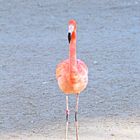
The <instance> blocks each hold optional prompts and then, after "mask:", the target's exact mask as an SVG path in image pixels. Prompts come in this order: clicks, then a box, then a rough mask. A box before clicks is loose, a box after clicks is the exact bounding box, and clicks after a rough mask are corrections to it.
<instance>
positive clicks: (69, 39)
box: [68, 32, 71, 43]
mask: <svg viewBox="0 0 140 140" xmlns="http://www.w3.org/2000/svg"><path fill="white" fill-rule="evenodd" d="M68 41H69V43H70V41H71V33H70V32H68Z"/></svg>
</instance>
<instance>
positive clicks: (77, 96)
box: [75, 94, 79, 140]
mask: <svg viewBox="0 0 140 140" xmlns="http://www.w3.org/2000/svg"><path fill="white" fill-rule="evenodd" d="M78 103H79V94H76V106H75V127H76V140H78V138H79V136H78V119H77V114H78Z"/></svg>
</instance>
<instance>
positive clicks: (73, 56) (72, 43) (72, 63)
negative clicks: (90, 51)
mask: <svg viewBox="0 0 140 140" xmlns="http://www.w3.org/2000/svg"><path fill="white" fill-rule="evenodd" d="M69 47H70V50H69V59H70V72H74V71H76V70H77V58H76V32H73V33H72V36H71V41H70V46H69Z"/></svg>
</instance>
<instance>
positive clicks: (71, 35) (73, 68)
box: [56, 19, 88, 140]
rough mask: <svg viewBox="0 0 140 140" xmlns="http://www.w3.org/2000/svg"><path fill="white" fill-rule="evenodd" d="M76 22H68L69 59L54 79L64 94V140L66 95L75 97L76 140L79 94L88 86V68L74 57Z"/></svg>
mask: <svg viewBox="0 0 140 140" xmlns="http://www.w3.org/2000/svg"><path fill="white" fill-rule="evenodd" d="M76 28H77V24H76V21H75V20H73V19H71V20H70V21H69V22H68V42H69V58H68V59H66V60H64V61H63V62H61V63H60V64H58V65H57V67H56V79H57V80H58V85H59V88H60V89H61V91H62V92H64V93H65V94H66V139H67V133H68V123H69V122H68V119H69V107H68V95H69V94H75V95H76V106H75V126H76V140H78V119H77V114H78V103H79V94H80V93H81V92H82V91H83V90H84V89H85V88H86V86H87V84H88V67H87V66H86V64H85V63H84V62H83V61H81V60H80V59H77V57H76Z"/></svg>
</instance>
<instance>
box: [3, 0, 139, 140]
mask: <svg viewBox="0 0 140 140" xmlns="http://www.w3.org/2000/svg"><path fill="white" fill-rule="evenodd" d="M139 11H140V1H138V0H137V1H132V0H129V1H127V0H124V1H121V0H119V1H109V0H107V1H105V0H103V1H91V0H89V1H87V0H86V1H73V0H71V1H66V0H65V1H64V0H62V1H61V2H60V1H58V0H54V1H46V0H40V1H32V0H30V1H25V0H20V1H17V0H13V1H10V0H0V89H1V90H0V108H1V109H0V135H1V136H3V139H4V138H5V139H20V138H21V137H22V136H23V135H25V136H27V137H28V136H34V135H35V136H36V135H39V136H44V137H45V138H48V139H51V138H52V139H55V138H56V139H63V136H64V135H63V133H64V129H65V95H64V94H63V93H61V91H60V90H59V89H58V85H57V81H56V79H55V68H56V65H57V64H58V63H59V62H60V61H61V60H63V59H66V58H67V57H68V41H67V22H68V20H69V19H71V18H74V19H76V20H77V22H78V40H77V55H78V58H80V59H82V60H83V61H85V63H86V64H87V65H88V67H89V84H88V87H87V89H86V90H85V91H84V92H83V93H81V95H80V103H79V123H80V124H81V125H80V130H81V132H83V133H81V135H82V134H84V132H85V133H86V131H85V129H83V128H84V126H85V125H86V122H88V120H91V123H90V125H91V126H94V124H96V125H95V126H97V127H98V126H100V123H98V122H103V123H101V124H103V126H104V129H105V130H106V129H107V128H108V127H109V128H112V127H111V126H110V124H105V123H106V120H108V118H112V120H111V122H115V123H112V124H113V126H115V125H116V121H115V120H116V118H117V119H118V120H120V121H119V122H122V120H124V121H123V122H125V123H124V125H125V124H126V126H127V125H129V127H130V128H131V127H133V128H137V127H138V126H140V125H139V124H140V94H139V93H140V47H139V44H140V39H139V38H140V26H139V23H140V22H139V21H140V12H139ZM74 106H75V97H74V96H70V108H71V116H70V121H71V125H70V127H71V130H70V131H71V134H70V136H73V135H74V127H73V120H74ZM128 118H129V119H128ZM100 120H101V121H100ZM130 120H133V121H132V122H133V124H132V123H130V122H131V121H130ZM129 123H130V124H129ZM88 128H89V129H88ZM115 128H116V127H115ZM118 128H120V127H118ZM138 128H139V127H138ZM94 130H96V129H95V128H93V127H90V126H89V127H87V134H88V135H90V138H91V139H92V138H94V136H95V135H94V134H95V133H94V132H97V131H98V129H97V130H96V131H94ZM118 130H119V129H118ZM139 130H140V129H139ZM134 131H135V130H134ZM132 132H133V131H132ZM54 133H55V137H54ZM136 133H138V136H139V138H140V132H139V131H138V132H136ZM102 134H103V135H101V137H104V135H106V133H105V132H104V131H103V132H102ZM20 135H21V137H20ZM107 135H108V133H107ZM18 136H19V137H18ZM99 136H100V134H99ZM125 136H126V139H127V134H126V135H125ZM82 137H84V136H82ZM90 138H89V139H90ZM121 138H122V137H121ZM129 138H130V139H131V137H129ZM129 138H128V139H129ZM132 138H134V137H132ZM26 139H27V138H26ZM42 139H43V138H42ZM83 139H84V138H83ZM101 139H102V138H101ZM108 139H109V138H108ZM110 139H111V138H110ZM136 139H137V137H136Z"/></svg>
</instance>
